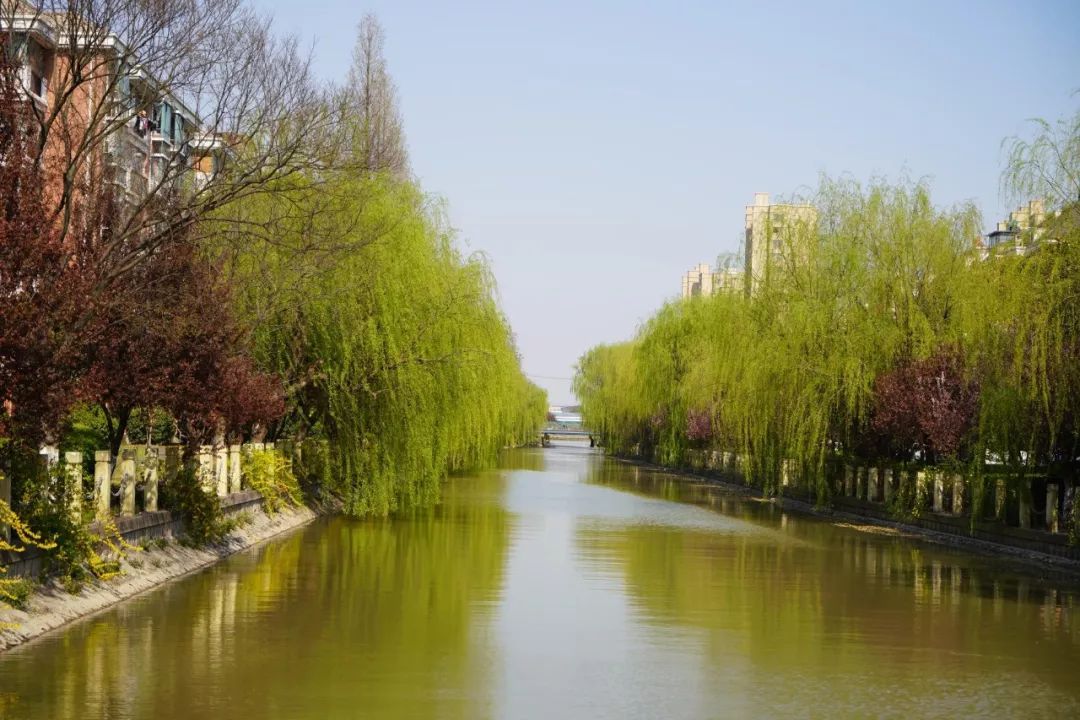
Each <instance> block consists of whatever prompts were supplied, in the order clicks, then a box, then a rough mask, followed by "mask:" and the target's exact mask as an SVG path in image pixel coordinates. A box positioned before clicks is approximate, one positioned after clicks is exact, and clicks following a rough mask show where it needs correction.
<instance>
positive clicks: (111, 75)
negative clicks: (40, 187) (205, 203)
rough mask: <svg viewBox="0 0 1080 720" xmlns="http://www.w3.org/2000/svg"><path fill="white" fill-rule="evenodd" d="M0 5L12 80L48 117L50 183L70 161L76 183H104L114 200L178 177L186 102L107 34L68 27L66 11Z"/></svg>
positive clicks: (194, 133)
mask: <svg viewBox="0 0 1080 720" xmlns="http://www.w3.org/2000/svg"><path fill="white" fill-rule="evenodd" d="M3 10H4V11H3V13H0V38H2V41H0V44H2V48H3V51H4V52H6V53H7V54H8V57H9V59H10V60H13V61H14V62H15V64H16V65H18V66H20V67H21V73H20V78H19V79H20V83H21V85H22V87H23V90H24V93H25V94H26V96H27V99H28V100H29V101H31V102H32V103H34V105H35V109H36V110H37V111H38V117H40V118H47V117H50V116H54V117H53V124H52V126H51V128H50V132H49V141H48V142H47V143H46V145H45V147H44V150H43V152H44V160H45V166H46V167H47V168H52V169H53V170H54V171H55V172H53V173H52V175H53V177H54V178H55V182H59V173H60V172H62V171H63V169H65V168H67V167H68V166H70V165H75V166H77V167H76V169H77V173H76V174H77V175H78V176H80V178H81V179H82V180H83V181H84V182H83V185H85V186H86V187H88V188H95V187H98V186H99V185H100V184H101V183H106V184H109V185H111V186H112V187H113V188H114V189H115V190H116V194H115V198H116V199H117V200H118V201H119V202H120V206H121V207H124V206H125V205H126V206H128V207H137V206H138V205H139V204H140V203H141V202H142V201H143V200H144V199H145V198H146V197H147V196H148V195H149V194H151V193H154V192H156V191H158V190H160V189H162V188H163V187H165V186H170V188H171V186H173V185H178V184H179V182H180V178H181V177H183V176H184V174H185V173H184V171H185V170H186V169H187V168H188V167H190V165H191V162H192V158H191V154H192V150H193V144H192V140H193V139H195V138H198V137H199V121H198V118H197V116H196V113H195V112H194V111H193V110H192V109H191V108H190V107H188V106H187V105H186V104H185V103H184V102H183V101H182V100H180V99H179V98H177V97H175V96H174V95H173V94H172V93H170V92H168V90H167V89H165V88H163V87H162V86H161V83H159V82H158V81H157V80H156V79H155V78H153V77H151V76H149V75H148V74H147V73H146V72H145V71H144V70H142V69H141V68H139V67H137V66H136V65H135V64H134V63H133V58H132V57H131V56H130V53H129V52H128V51H127V49H126V48H125V47H124V45H123V43H122V41H121V40H120V39H119V38H117V37H115V36H114V35H111V34H107V33H105V32H103V31H98V32H97V33H87V32H85V31H84V30H82V29H80V28H69V27H68V25H70V24H71V23H72V20H71V19H70V17H69V16H67V15H62V14H49V13H42V12H39V11H38V10H36V9H35V8H34V7H33V6H31V5H28V4H25V3H18V4H15V5H12V4H8V3H5V4H4V8H3ZM84 38H87V39H85V40H83V39H84ZM80 42H83V44H82V45H80V44H79V43H80ZM73 52H75V53H77V54H78V59H73V57H72V53H73ZM75 77H78V78H79V79H78V80H77V81H76V80H75V79H74V78H75ZM62 96H63V100H62V101H61V97H62ZM61 102H62V104H61ZM99 135H101V136H103V137H100V138H99V137H98V136H99ZM80 147H83V148H90V151H89V152H86V151H85V150H79V148H80Z"/></svg>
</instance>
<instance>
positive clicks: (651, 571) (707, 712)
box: [0, 446, 1080, 720]
mask: <svg viewBox="0 0 1080 720" xmlns="http://www.w3.org/2000/svg"><path fill="white" fill-rule="evenodd" d="M1077 597H1078V596H1077V592H1076V589H1075V587H1073V586H1069V585H1067V584H1064V583H1063V582H1061V581H1059V580H1055V579H1045V578H1039V577H1037V576H1034V575H1032V574H1030V573H1027V572H1020V571H1013V570H1002V569H1001V568H1000V567H998V566H997V565H996V564H993V563H991V562H990V561H989V560H987V559H986V558H983V557H980V556H975V555H971V554H968V553H963V552H959V551H953V550H949V549H944V548H940V547H935V546H932V545H928V544H925V543H921V542H919V541H917V540H915V539H912V538H906V537H902V536H899V535H889V534H882V533H880V532H865V531H862V530H859V529H857V528H851V527H840V526H836V525H831V524H826V523H823V522H821V521H819V520H816V519H813V518H807V517H800V516H795V515H790V514H787V513H784V512H781V511H780V510H779V509H777V508H776V507H775V506H773V505H771V504H766V503H760V502H756V501H753V500H749V499H747V498H744V497H741V496H738V495H736V494H732V493H730V492H726V491H724V490H722V489H719V488H717V487H716V486H712V485H708V484H705V483H701V482H697V481H692V480H686V479H685V478H677V477H675V476H672V475H669V474H666V473H661V472H654V471H651V470H648V469H645V468H643V467H638V466H634V465H628V464H625V463H619V462H615V461H612V460H609V459H605V458H603V457H602V456H600V455H598V454H596V453H594V452H590V451H589V450H588V448H587V447H558V446H557V447H554V448H550V449H546V450H539V449H537V450H523V451H515V452H511V453H507V454H506V456H505V457H504V458H503V462H502V464H501V466H500V468H499V469H498V470H496V471H492V472H488V473H482V474H478V475H470V476H465V477H459V478H454V479H453V480H451V481H450V482H448V483H447V485H446V489H445V497H444V501H443V503H442V504H441V505H440V506H439V507H438V508H435V509H431V510H426V511H422V512H416V513H410V514H406V515H403V516H401V517H397V518H394V519H392V520H388V521H379V522H348V521H344V520H340V519H334V520H326V521H322V522H319V523H316V524H314V525H311V526H309V527H308V528H306V529H305V530H304V531H302V532H300V533H297V534H294V535H292V536H290V537H287V538H284V539H282V540H278V541H274V542H271V543H268V544H267V545H265V546H264V547H262V548H260V549H259V550H258V551H256V552H250V553H246V554H243V555H240V556H237V557H234V558H232V559H231V560H229V561H228V562H226V563H223V564H221V565H218V566H216V567H214V568H212V569H210V570H209V571H207V572H204V573H201V574H198V575H195V576H193V577H190V578H188V579H185V580H183V581H181V582H178V583H175V584H173V585H170V586H167V587H166V588H164V589H162V590H160V591H158V592H154V593H151V594H148V595H146V596H145V597H143V598H140V599H137V600H135V601H133V602H130V603H126V604H124V605H122V606H121V607H119V608H117V609H116V610H114V611H111V612H109V613H105V614H103V615H101V616H99V617H97V618H95V619H92V620H90V621H87V622H84V623H81V624H77V625H75V626H73V627H72V628H70V629H68V630H66V631H65V632H61V633H57V634H54V635H52V636H50V637H48V638H46V639H44V640H42V641H40V642H38V643H35V644H33V645H31V646H28V647H26V648H23V649H21V650H19V651H16V652H13V653H9V654H7V655H3V656H0V717H2V718H26V719H27V720H30V719H34V720H37V719H38V718H50V719H52V718H55V719H57V720H66V719H68V718H80V719H81V718H87V719H92V718H144V717H154V718H156V719H157V720H172V719H173V718H177V719H178V718H190V717H198V718H210V719H214V718H236V717H242V718H246V717H251V718H256V717H257V718H320V719H321V718H327V719H333V718H353V717H358V716H360V717H376V718H397V717H400V718H538V719H539V718H544V719H546V718H556V717H557V718H603V717H608V718H633V717H639V718H657V717H663V718H708V717H750V716H759V715H760V716H770V717H775V716H788V717H806V716H817V715H839V716H867V715H875V716H882V715H883V716H907V717H933V716H939V717H956V716H960V715H966V716H994V717H1000V716H1039V715H1051V714H1053V715H1057V716H1078V715H1080V682H1078V678H1077V672H1078V668H1080V627H1078V624H1080V623H1078V620H1077V618H1078V615H1077V604H1078V601H1077Z"/></svg>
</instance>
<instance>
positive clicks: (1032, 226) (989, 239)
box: [983, 200, 1046, 257]
mask: <svg viewBox="0 0 1080 720" xmlns="http://www.w3.org/2000/svg"><path fill="white" fill-rule="evenodd" d="M1045 221H1046V206H1045V205H1044V203H1043V201H1042V200H1032V201H1031V202H1029V203H1028V204H1027V205H1021V206H1020V207H1018V208H1017V209H1016V210H1013V211H1012V212H1011V213H1009V217H1008V219H1006V220H1003V221H1001V222H999V223H998V224H997V228H995V229H994V231H993V232H991V233H990V234H988V235H987V236H986V244H985V245H984V246H983V256H984V257H985V256H987V255H989V254H990V253H995V254H1008V253H1016V254H1017V255H1025V254H1027V253H1028V252H1030V251H1031V250H1032V249H1033V248H1034V247H1035V245H1037V244H1038V243H1039V241H1040V240H1042V235H1043V231H1044V227H1043V223H1044V222H1045Z"/></svg>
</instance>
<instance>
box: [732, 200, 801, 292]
mask: <svg viewBox="0 0 1080 720" xmlns="http://www.w3.org/2000/svg"><path fill="white" fill-rule="evenodd" d="M816 220H817V210H815V209H814V207H813V206H811V205H795V204H786V203H780V204H770V203H769V193H763V192H759V193H754V204H753V205H747V206H746V245H745V249H746V259H745V268H746V280H745V282H746V291H747V292H748V293H753V292H754V291H755V290H757V289H758V288H759V287H760V286H761V284H762V283H764V282H767V281H768V278H769V277H770V276H772V275H775V273H776V272H778V271H779V270H780V269H782V268H783V267H784V265H785V263H793V262H797V261H799V259H800V255H803V254H804V253H805V248H804V247H801V244H800V242H799V241H798V240H799V238H800V237H804V238H805V237H806V233H808V232H809V231H810V229H811V227H812V226H813V224H814V222H815V221H816Z"/></svg>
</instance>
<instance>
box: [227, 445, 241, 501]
mask: <svg viewBox="0 0 1080 720" xmlns="http://www.w3.org/2000/svg"><path fill="white" fill-rule="evenodd" d="M240 477H241V475H240V446H239V445H230V446H229V494H230V495H231V494H233V493H238V492H240Z"/></svg>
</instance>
